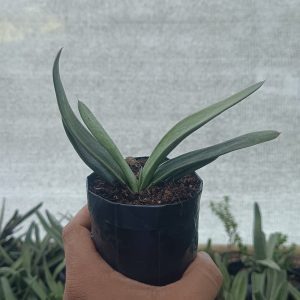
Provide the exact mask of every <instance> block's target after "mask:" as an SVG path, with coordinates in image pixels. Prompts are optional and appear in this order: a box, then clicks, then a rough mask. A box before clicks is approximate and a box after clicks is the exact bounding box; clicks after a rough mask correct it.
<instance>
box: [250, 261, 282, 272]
mask: <svg viewBox="0 0 300 300" xmlns="http://www.w3.org/2000/svg"><path fill="white" fill-rule="evenodd" d="M256 263H257V264H259V265H262V266H265V267H268V268H271V269H274V270H277V271H279V270H280V267H279V266H278V264H276V262H275V261H274V260H271V259H258V260H256Z"/></svg>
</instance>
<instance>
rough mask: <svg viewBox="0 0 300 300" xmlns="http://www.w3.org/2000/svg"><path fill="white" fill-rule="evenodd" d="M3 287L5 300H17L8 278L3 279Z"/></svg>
mask: <svg viewBox="0 0 300 300" xmlns="http://www.w3.org/2000/svg"><path fill="white" fill-rule="evenodd" d="M1 286H2V291H3V294H4V299H5V300H17V298H16V296H15V295H14V293H13V290H12V288H11V286H10V284H9V282H8V280H7V278H6V277H1Z"/></svg>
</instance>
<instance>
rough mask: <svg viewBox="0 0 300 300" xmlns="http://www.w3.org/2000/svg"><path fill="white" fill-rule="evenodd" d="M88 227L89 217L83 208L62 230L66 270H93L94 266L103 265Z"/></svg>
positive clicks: (89, 223)
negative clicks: (83, 268) (83, 267)
mask: <svg viewBox="0 0 300 300" xmlns="http://www.w3.org/2000/svg"><path fill="white" fill-rule="evenodd" d="M90 227H91V220H90V215H89V211H88V209H87V206H85V207H83V208H82V209H81V210H80V211H79V212H78V213H77V214H76V216H75V217H74V218H73V219H72V220H71V221H70V223H69V224H67V225H66V226H65V228H64V229H63V241H64V251H65V257H66V265H67V269H69V270H70V269H73V270H76V269H77V270H80V268H81V267H82V265H84V266H85V269H86V268H87V267H88V266H91V267H93V268H94V267H95V265H98V264H105V262H104V261H103V259H102V258H101V256H100V255H99V253H98V252H97V250H96V248H95V245H94V243H93V241H92V239H91V232H90ZM105 265H106V264H105ZM106 267H108V265H106Z"/></svg>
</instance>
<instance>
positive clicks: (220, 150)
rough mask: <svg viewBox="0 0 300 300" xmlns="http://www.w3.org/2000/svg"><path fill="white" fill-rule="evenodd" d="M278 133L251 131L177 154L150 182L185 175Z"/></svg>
mask: <svg viewBox="0 0 300 300" xmlns="http://www.w3.org/2000/svg"><path fill="white" fill-rule="evenodd" d="M278 135H279V132H277V131H271V130H267V131H258V132H251V133H248V134H244V135H241V136H239V137H236V138H234V139H230V140H228V141H225V142H223V143H220V144H217V145H214V146H210V147H207V148H204V149H200V150H195V151H192V152H188V153H186V154H183V155H180V156H177V157H176V158H173V159H170V160H167V161H166V162H164V163H163V164H161V165H160V166H159V167H158V169H157V171H156V172H155V174H154V176H153V179H152V181H151V184H155V183H157V182H160V181H162V180H164V179H166V178H168V177H174V176H177V175H178V174H180V175H185V174H188V173H191V172H193V171H195V170H197V169H199V168H201V167H203V166H205V165H206V164H208V163H210V162H212V161H213V160H215V159H216V158H217V157H219V156H221V155H224V154H226V153H230V152H232V151H236V150H238V149H242V148H246V147H251V146H254V145H257V144H260V143H264V142H267V141H270V140H272V139H275V138H276V137H278Z"/></svg>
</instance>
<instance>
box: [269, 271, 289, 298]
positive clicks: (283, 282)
mask: <svg viewBox="0 0 300 300" xmlns="http://www.w3.org/2000/svg"><path fill="white" fill-rule="evenodd" d="M265 273H266V276H267V286H266V296H267V299H270V300H287V296H288V282H287V275H286V271H284V270H282V271H281V270H278V271H276V270H273V269H267V270H266V271H265Z"/></svg>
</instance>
